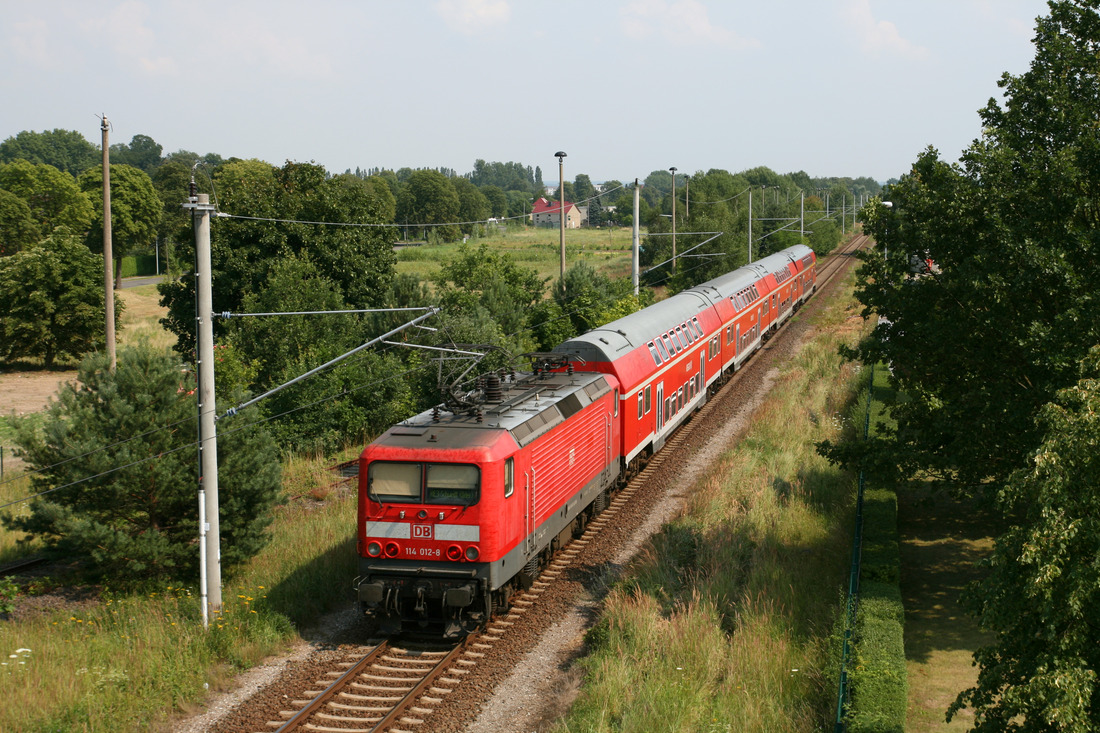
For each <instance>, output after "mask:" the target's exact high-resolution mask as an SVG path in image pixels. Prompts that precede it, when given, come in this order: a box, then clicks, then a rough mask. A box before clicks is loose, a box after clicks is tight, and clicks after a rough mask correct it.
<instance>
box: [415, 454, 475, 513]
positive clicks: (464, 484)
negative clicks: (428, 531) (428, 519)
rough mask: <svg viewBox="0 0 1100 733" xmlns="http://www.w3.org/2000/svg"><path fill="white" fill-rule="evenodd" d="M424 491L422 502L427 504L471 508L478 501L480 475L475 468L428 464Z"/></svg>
mask: <svg viewBox="0 0 1100 733" xmlns="http://www.w3.org/2000/svg"><path fill="white" fill-rule="evenodd" d="M424 489H425V494H424V500H425V502H426V503H428V504H461V505H463V506H471V505H473V504H476V503H477V500H478V494H479V493H480V490H481V475H480V472H479V471H478V469H477V466H469V465H463V464H455V463H429V464H428V475H427V478H426V480H425V482H424Z"/></svg>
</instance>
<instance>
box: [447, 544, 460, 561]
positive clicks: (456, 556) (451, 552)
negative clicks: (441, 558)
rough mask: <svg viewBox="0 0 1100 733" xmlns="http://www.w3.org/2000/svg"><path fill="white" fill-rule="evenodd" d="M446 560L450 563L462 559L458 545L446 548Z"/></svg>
mask: <svg viewBox="0 0 1100 733" xmlns="http://www.w3.org/2000/svg"><path fill="white" fill-rule="evenodd" d="M447 559H448V560H450V561H452V562H458V561H459V560H461V559H462V548H461V547H459V546H458V545H451V546H450V547H448V548H447Z"/></svg>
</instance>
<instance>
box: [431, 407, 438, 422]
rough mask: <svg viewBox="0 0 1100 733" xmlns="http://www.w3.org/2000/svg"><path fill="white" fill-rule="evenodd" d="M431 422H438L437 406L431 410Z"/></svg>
mask: <svg viewBox="0 0 1100 733" xmlns="http://www.w3.org/2000/svg"><path fill="white" fill-rule="evenodd" d="M432 422H439V405H436V406H435V407H433V408H432Z"/></svg>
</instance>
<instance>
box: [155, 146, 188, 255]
mask: <svg viewBox="0 0 1100 733" xmlns="http://www.w3.org/2000/svg"><path fill="white" fill-rule="evenodd" d="M152 180H153V188H155V189H156V192H157V198H159V199H160V201H161V204H162V208H161V214H160V222H159V223H158V224H157V239H158V240H159V241H160V242H161V250H162V252H163V254H162V256H163V257H164V259H165V261H166V262H167V263H168V269H169V270H170V271H174V270H177V268H178V267H179V265H178V264H177V263H176V261H175V256H174V253H175V252H176V251H178V248H179V246H180V245H183V244H185V243H187V242H188V241H190V240H191V239H192V238H193V237H194V232H193V231H192V228H191V212H190V211H189V210H188V209H185V208H183V203H184V202H185V201H187V197H188V196H189V195H190V182H191V169H190V168H189V167H188V166H186V165H184V164H183V163H182V162H180V161H177V160H166V161H165V162H164V163H163V164H162V165H161V166H160V167H159V168H157V169H156V171H155V172H154V173H153V178H152Z"/></svg>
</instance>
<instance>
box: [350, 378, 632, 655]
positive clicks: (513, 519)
mask: <svg viewBox="0 0 1100 733" xmlns="http://www.w3.org/2000/svg"><path fill="white" fill-rule="evenodd" d="M469 404H471V405H473V406H469V407H465V408H463V409H456V410H455V411H448V410H445V409H440V408H434V409H433V410H429V411H426V412H423V413H421V414H419V415H417V416H416V417H414V418H411V419H410V420H407V421H405V422H403V423H401V424H399V425H395V426H394V427H392V428H390V430H388V431H387V432H386V433H385V434H384V435H382V436H381V437H379V438H378V439H377V440H376V441H374V442H373V443H371V444H370V445H368V446H367V447H366V449H365V450H364V451H363V454H362V456H361V457H360V464H359V543H358V550H359V565H360V567H359V571H360V575H359V578H357V579H356V587H357V589H358V597H359V601H360V604H361V606H362V608H363V609H364V610H365V611H367V612H368V613H372V614H375V615H377V616H378V617H379V618H380V619H381V620H382V622H383V627H384V628H385V629H386V630H388V631H393V630H396V629H398V628H400V627H402V626H405V627H408V626H410V625H411V626H419V627H431V626H442V628H443V632H444V634H445V635H456V634H460V633H463V632H465V631H469V630H471V629H473V628H475V627H476V626H477V625H478V624H480V623H482V622H483V621H484V620H486V619H487V618H488V617H489V616H490V615H491V613H492V609H493V607H494V604H495V605H501V606H502V605H506V604H507V603H508V598H509V597H510V596H511V594H512V593H514V592H515V591H516V590H517V589H519V588H522V587H525V586H527V585H529V584H530V582H531V581H532V580H533V579H534V577H536V576H537V574H538V571H539V567H540V565H541V564H542V563H543V562H544V561H545V560H546V559H547V558H548V557H549V555H550V554H551V553H552V552H554V551H555V550H556V549H557V548H558V546H560V545H561V544H563V543H565V542H567V541H568V540H569V539H571V538H572V537H573V536H574V535H575V534H577V533H579V532H580V530H581V529H582V528H583V526H584V524H585V523H586V522H587V520H588V519H589V517H590V514H591V512H592V511H593V509H592V508H591V507H590V505H592V504H593V503H594V502H595V503H596V504H597V505H599V504H600V502H599V501H598V499H599V498H600V496H601V494H603V493H604V492H606V491H608V490H609V489H610V487H611V486H612V485H613V484H614V482H615V480H616V478H617V477H618V466H619V453H618V446H619V445H620V440H619V435H618V427H617V421H616V419H615V418H616V417H617V406H618V384H617V383H616V382H615V381H614V377H610V376H607V375H600V374H582V373H577V374H570V373H567V372H555V373H548V372H543V373H541V374H539V375H537V376H535V375H532V376H527V377H523V378H520V379H503V380H502V379H500V378H499V377H497V376H495V375H494V376H493V377H492V378H491V380H490V382H489V383H488V384H487V386H486V387H485V389H484V390H483V391H482V392H479V393H478V394H476V395H474V396H473V399H472V401H471V402H470V403H469Z"/></svg>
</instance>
